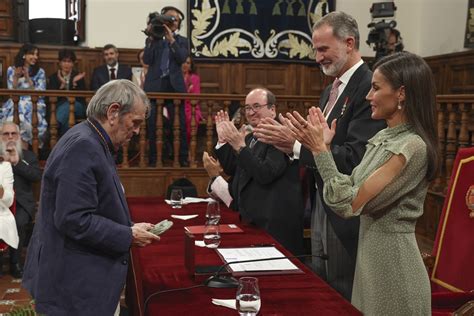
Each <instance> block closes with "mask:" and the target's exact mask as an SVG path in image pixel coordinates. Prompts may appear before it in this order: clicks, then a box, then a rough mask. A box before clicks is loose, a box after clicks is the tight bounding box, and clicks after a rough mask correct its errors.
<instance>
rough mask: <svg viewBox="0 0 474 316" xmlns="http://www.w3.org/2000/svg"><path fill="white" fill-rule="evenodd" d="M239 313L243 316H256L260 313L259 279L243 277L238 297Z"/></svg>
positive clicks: (240, 280) (238, 289) (240, 281)
mask: <svg viewBox="0 0 474 316" xmlns="http://www.w3.org/2000/svg"><path fill="white" fill-rule="evenodd" d="M236 303H237V311H238V312H239V314H240V315H241V316H255V315H257V314H258V312H259V311H260V305H261V301H260V289H259V288H258V279H257V278H252V277H242V278H240V279H239V287H238V288H237V295H236Z"/></svg>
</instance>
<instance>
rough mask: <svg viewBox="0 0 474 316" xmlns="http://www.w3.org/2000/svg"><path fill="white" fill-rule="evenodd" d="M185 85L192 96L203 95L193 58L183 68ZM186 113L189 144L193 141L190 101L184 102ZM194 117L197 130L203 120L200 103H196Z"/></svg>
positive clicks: (189, 58) (187, 59) (187, 60)
mask: <svg viewBox="0 0 474 316" xmlns="http://www.w3.org/2000/svg"><path fill="white" fill-rule="evenodd" d="M182 70H183V76H184V84H185V85H186V92H187V93H191V94H200V93H201V78H200V77H199V75H198V74H197V73H196V67H195V65H194V61H193V59H192V58H191V57H188V58H186V61H185V62H184V64H183V66H182ZM184 111H185V113H186V139H187V141H188V144H189V142H190V141H191V120H192V105H191V101H190V100H186V101H185V102H184ZM194 117H195V122H196V130H197V128H198V124H199V122H200V121H201V120H202V113H201V107H200V106H199V103H196V106H195V107H194Z"/></svg>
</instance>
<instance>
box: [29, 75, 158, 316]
mask: <svg viewBox="0 0 474 316" xmlns="http://www.w3.org/2000/svg"><path fill="white" fill-rule="evenodd" d="M148 109H149V103H148V100H147V98H146V95H145V93H144V92H143V90H141V89H140V88H139V87H138V86H136V85H135V84H134V83H132V82H131V81H128V80H114V81H111V82H109V83H107V84H105V85H104V86H102V87H101V88H100V89H99V90H98V91H97V93H96V94H95V95H94V96H93V97H92V99H91V101H90V103H89V106H88V107H87V120H85V121H84V122H82V123H80V124H77V125H75V126H74V127H73V128H71V129H70V130H68V131H67V132H66V134H65V135H64V136H63V137H61V139H60V140H59V142H58V143H57V145H56V146H55V147H54V149H53V151H52V152H51V154H50V156H49V158H48V161H47V162H46V167H45V170H44V176H43V183H42V185H41V202H40V208H39V212H38V216H37V219H36V224H35V228H34V231H33V236H32V238H31V241H30V245H29V247H28V254H27V258H26V264H25V273H24V276H23V286H24V287H25V288H26V289H27V290H28V291H29V292H30V294H31V295H32V297H33V298H34V300H35V304H36V311H37V312H38V313H41V314H45V315H71V316H72V315H113V314H114V312H116V311H117V310H118V306H119V300H120V293H121V291H122V289H123V287H124V285H125V278H126V275H127V270H128V262H129V250H130V247H131V246H132V245H137V246H145V245H147V244H149V243H151V242H153V241H156V240H159V237H158V236H155V235H154V234H152V233H150V232H148V230H149V229H150V228H152V227H153V225H152V224H149V223H135V224H132V222H131V220H130V214H129V210H128V206H127V202H126V200H125V193H124V188H123V186H122V184H121V182H120V179H119V177H118V174H117V170H116V166H115V162H114V154H115V152H116V151H117V149H118V147H119V146H121V145H123V144H125V143H126V142H128V141H130V139H131V138H132V136H133V135H136V134H138V133H139V131H140V125H141V124H142V122H143V121H144V120H145V116H146V113H147V111H148ZM116 314H117V313H116ZM117 315H118V314H117Z"/></svg>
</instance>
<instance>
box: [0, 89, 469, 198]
mask: <svg viewBox="0 0 474 316" xmlns="http://www.w3.org/2000/svg"><path fill="white" fill-rule="evenodd" d="M24 94H25V91H24V90H7V89H0V98H1V100H2V104H3V102H4V101H6V100H7V99H8V98H12V99H13V102H14V105H15V106H14V121H15V122H17V123H18V122H19V115H18V100H19V97H20V96H21V95H24ZM28 95H31V97H32V101H33V111H32V112H33V117H32V121H33V122H32V124H33V141H32V148H33V151H34V152H35V153H38V151H39V140H38V129H37V127H36V126H37V124H38V120H37V118H36V115H35V114H36V109H37V107H36V102H37V100H38V97H40V96H44V97H47V98H48V99H47V106H48V108H49V113H50V117H49V127H48V129H49V140H48V143H47V144H46V146H49V147H50V148H53V147H54V146H55V145H56V143H57V141H58V124H57V120H56V114H55V113H56V103H57V99H58V97H67V98H68V99H69V102H70V107H69V125H70V126H72V125H74V124H76V123H77V122H76V119H75V117H74V100H75V97H84V98H85V99H86V102H89V100H90V99H91V98H92V96H93V92H92V91H59V90H57V91H55V90H47V91H28ZM148 97H149V98H150V100H151V101H152V102H154V103H155V104H156V106H157V111H156V113H157V116H156V118H155V119H156V123H157V129H156V136H157V137H156V146H157V163H156V166H152V167H158V168H160V167H163V163H162V156H161V152H162V148H163V116H162V115H161V113H163V106H164V104H165V102H172V103H173V105H174V107H175V113H176V115H175V117H174V122H173V135H174V141H173V147H174V152H175V153H177V152H178V151H179V146H180V143H179V142H180V139H179V132H180V126H179V115H178V113H179V110H180V104H181V103H182V101H183V100H190V102H191V105H192V117H193V118H194V117H195V115H194V114H195V111H196V105H199V106H200V108H201V112H202V114H203V121H201V122H196V121H195V119H193V120H192V121H191V140H190V145H189V152H190V154H189V158H190V167H191V168H197V167H198V163H197V162H198V160H200V159H199V158H200V154H201V153H202V150H207V151H210V150H212V146H213V144H214V142H215V132H214V130H215V127H214V121H213V117H214V114H215V113H216V112H217V111H218V110H221V109H223V110H228V109H229V107H230V105H231V104H232V103H233V102H237V104H239V105H240V107H241V108H242V107H243V103H244V102H243V100H244V99H245V96H244V95H234V94H200V95H194V94H193V95H188V94H172V93H168V94H164V93H150V94H148ZM318 101H319V100H318V98H317V97H311V96H303V97H300V96H278V97H277V104H278V106H277V111H278V112H282V113H284V112H287V111H291V110H296V111H299V112H300V113H306V112H307V109H308V108H309V107H310V106H312V105H315V104H317V103H318ZM198 126H200V130H201V133H200V134H198ZM145 130H146V123H145V122H144V123H143V125H142V131H143V132H142V133H140V135H139V137H138V140H136V142H135V144H129V145H126V146H124V148H123V161H122V164H121V166H120V167H121V168H130V167H131V166H132V164H130V157H129V147H130V146H135V147H136V148H137V149H136V151H137V155H138V157H139V161H138V163H137V164H134V165H133V166H137V167H140V168H144V167H148V164H147V160H146V158H147V153H148V145H147V140H146V133H145V132H144V131H145ZM473 131H474V95H472V94H464V95H439V96H438V134H439V142H440V148H441V157H442V162H441V165H442V168H441V173H440V175H439V177H438V178H437V179H436V180H435V181H434V182H433V183H432V186H431V191H433V192H439V193H443V192H444V190H445V189H446V186H447V183H448V181H449V177H450V175H451V169H452V165H453V162H454V158H455V156H456V152H457V150H458V148H460V147H470V146H474V132H473ZM198 143H199V144H200V146H198ZM178 166H179V160H178V155H174V161H173V162H172V167H178Z"/></svg>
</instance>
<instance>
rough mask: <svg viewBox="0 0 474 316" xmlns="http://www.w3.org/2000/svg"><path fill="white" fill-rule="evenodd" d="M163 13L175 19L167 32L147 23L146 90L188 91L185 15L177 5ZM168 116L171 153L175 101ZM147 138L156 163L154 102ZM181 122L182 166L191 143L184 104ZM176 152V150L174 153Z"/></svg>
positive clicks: (151, 158)
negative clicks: (181, 31)
mask: <svg viewBox="0 0 474 316" xmlns="http://www.w3.org/2000/svg"><path fill="white" fill-rule="evenodd" d="M161 14H162V15H165V16H167V17H168V18H169V19H171V20H172V22H170V23H167V24H163V30H164V35H162V34H156V33H154V32H153V26H152V23H149V24H148V26H147V30H146V32H145V33H146V34H147V35H149V36H148V38H147V39H146V43H145V50H144V53H143V61H144V62H145V64H147V65H148V66H149V68H148V72H147V74H146V77H145V83H144V85H143V89H144V90H145V91H146V92H175V93H186V91H187V89H186V86H185V84H184V77H183V71H182V70H181V65H182V64H183V63H184V62H185V61H186V58H187V57H188V55H189V48H188V40H187V38H186V37H183V36H181V35H179V34H178V33H177V32H178V30H179V29H180V27H181V22H182V21H183V20H184V14H183V13H182V12H181V11H180V10H179V9H177V8H175V7H171V6H168V7H164V8H163V9H162V10H161ZM165 106H166V110H167V112H168V117H167V118H168V119H167V120H165V121H164V128H165V142H164V145H165V151H166V150H167V151H168V152H165V156H166V154H171V152H172V147H173V146H172V144H173V139H172V137H173V133H172V124H173V122H174V105H173V100H166V102H165ZM147 123H148V124H147V137H148V141H149V143H150V154H149V163H150V164H151V165H154V164H155V163H156V106H155V104H152V108H151V115H150V118H149V120H148V122H147ZM179 125H180V134H179V139H180V147H179V162H180V165H181V167H188V166H189V162H188V144H187V141H186V120H185V114H184V104H183V103H182V104H181V106H180V110H179ZM175 154H177V153H175Z"/></svg>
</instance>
